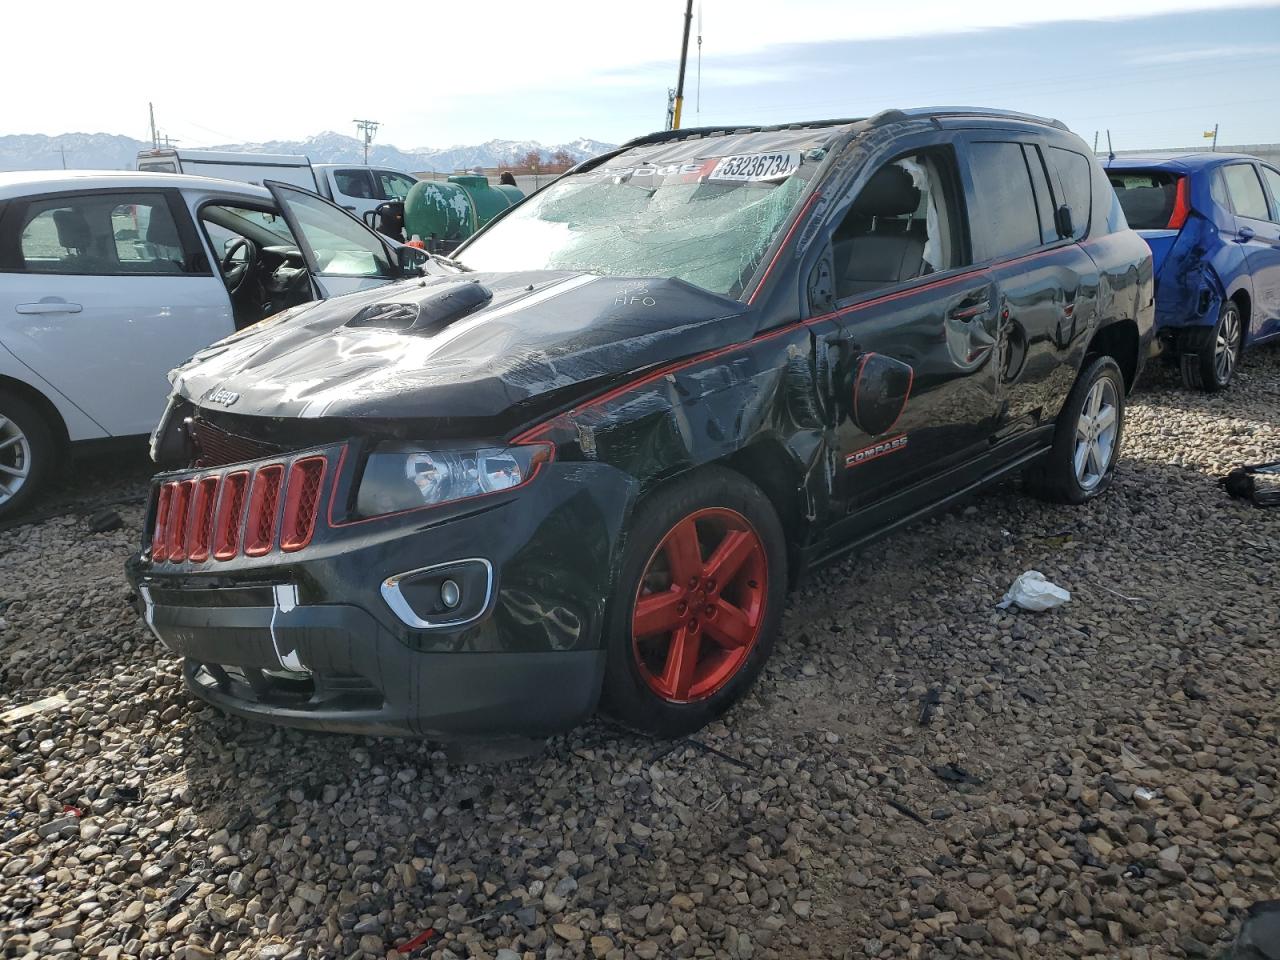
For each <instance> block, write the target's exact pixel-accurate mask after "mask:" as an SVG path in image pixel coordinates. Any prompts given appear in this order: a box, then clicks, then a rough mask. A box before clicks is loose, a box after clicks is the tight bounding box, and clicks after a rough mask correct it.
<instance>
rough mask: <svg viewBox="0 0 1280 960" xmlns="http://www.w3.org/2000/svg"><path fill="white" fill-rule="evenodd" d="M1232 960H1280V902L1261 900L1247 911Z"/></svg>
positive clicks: (1237, 935)
mask: <svg viewBox="0 0 1280 960" xmlns="http://www.w3.org/2000/svg"><path fill="white" fill-rule="evenodd" d="M1230 956H1231V960H1280V900H1259V901H1258V902H1257V903H1255V904H1252V905H1250V907H1249V909H1248V910H1246V911H1245V917H1244V922H1242V923H1241V924H1240V932H1239V933H1238V934H1236V942H1235V944H1234V945H1233V946H1232V948H1231V955H1230Z"/></svg>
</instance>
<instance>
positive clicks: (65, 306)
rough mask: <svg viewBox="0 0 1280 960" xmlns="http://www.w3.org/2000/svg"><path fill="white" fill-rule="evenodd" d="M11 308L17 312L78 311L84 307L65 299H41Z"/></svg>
mask: <svg viewBox="0 0 1280 960" xmlns="http://www.w3.org/2000/svg"><path fill="white" fill-rule="evenodd" d="M13 309H14V310H16V311H17V312H18V313H79V312H80V311H81V310H83V309H84V307H82V306H80V304H78V303H68V302H67V301H66V300H41V301H40V302H39V303H20V304H18V305H17V306H16V307H14V308H13Z"/></svg>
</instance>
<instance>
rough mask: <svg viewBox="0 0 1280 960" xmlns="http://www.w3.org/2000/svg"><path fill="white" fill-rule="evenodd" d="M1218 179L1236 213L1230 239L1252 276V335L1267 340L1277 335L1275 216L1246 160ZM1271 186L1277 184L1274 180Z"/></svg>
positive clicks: (1279, 248)
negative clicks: (1242, 253) (1240, 247)
mask: <svg viewBox="0 0 1280 960" xmlns="http://www.w3.org/2000/svg"><path fill="white" fill-rule="evenodd" d="M1271 173H1272V174H1273V176H1274V175H1275V171H1271ZM1222 176H1223V179H1224V180H1225V181H1226V184H1227V193H1228V194H1230V196H1231V206H1232V207H1233V208H1234V209H1235V214H1236V235H1235V237H1234V238H1231V239H1234V240H1235V241H1236V242H1237V243H1240V244H1243V246H1244V249H1245V256H1246V257H1247V258H1248V261H1249V273H1250V275H1251V276H1252V277H1253V300H1254V306H1253V317H1252V318H1251V323H1250V326H1251V327H1252V335H1253V336H1254V337H1270V336H1273V335H1274V334H1277V333H1280V223H1277V222H1276V221H1275V220H1273V219H1272V218H1273V217H1276V216H1277V214H1276V213H1275V211H1274V210H1273V209H1272V207H1271V206H1270V204H1269V203H1268V198H1267V195H1266V193H1265V192H1264V191H1263V187H1262V181H1261V180H1260V179H1259V176H1258V168H1257V167H1255V166H1254V165H1253V164H1252V163H1249V162H1247V161H1243V162H1240V163H1229V164H1227V165H1226V166H1225V167H1223V168H1222ZM1272 185H1273V188H1274V186H1276V185H1277V184H1276V182H1275V180H1274V179H1273V180H1272Z"/></svg>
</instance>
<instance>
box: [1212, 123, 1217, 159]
mask: <svg viewBox="0 0 1280 960" xmlns="http://www.w3.org/2000/svg"><path fill="white" fill-rule="evenodd" d="M1211 149H1212V150H1213V152H1214V153H1217V152H1218V125H1217V124H1216V123H1215V124H1214V125H1213V147H1212V148H1211Z"/></svg>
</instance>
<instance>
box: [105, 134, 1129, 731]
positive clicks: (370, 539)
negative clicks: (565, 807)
mask: <svg viewBox="0 0 1280 960" xmlns="http://www.w3.org/2000/svg"><path fill="white" fill-rule="evenodd" d="M314 206H315V204H311V207H313V208H314ZM287 207H288V205H287V204H286V208H287ZM334 215H335V216H337V217H341V216H342V215H341V214H340V212H339V211H336V210H335V211H334ZM286 217H287V218H289V219H290V220H291V224H290V225H291V226H292V227H293V230H294V234H295V235H296V236H298V237H300V238H301V241H302V244H303V246H304V247H305V248H306V249H304V251H303V253H304V254H305V255H306V256H307V257H308V258H309V259H311V260H314V261H315V262H316V263H317V266H318V268H319V272H321V273H323V272H324V269H325V267H326V265H328V268H329V269H332V270H348V271H351V270H354V271H359V270H360V269H362V268H361V263H362V261H361V258H360V256H358V252H359V251H358V250H352V249H348V247H350V246H351V241H350V239H349V238H350V236H351V231H352V230H353V229H354V227H353V226H352V225H351V222H350V221H349V220H348V221H347V224H346V226H345V228H343V227H342V225H340V224H339V225H336V226H335V225H333V224H330V225H329V226H330V229H322V227H323V224H318V223H317V221H316V220H315V213H314V209H312V210H310V211H309V213H308V215H307V216H306V217H299V216H297V215H296V212H295V211H290V210H289V209H286ZM322 219H323V218H322ZM344 238H346V239H344ZM414 272H415V273H418V271H416V270H415V271H414ZM1152 309H1153V308H1152V276H1151V257H1150V253H1149V251H1148V249H1147V246H1146V244H1144V243H1143V241H1142V240H1141V239H1140V238H1139V237H1138V236H1137V235H1136V234H1134V233H1132V232H1131V231H1130V230H1129V229H1128V227H1127V226H1126V224H1125V220H1124V215H1123V213H1122V212H1121V210H1120V206H1119V204H1118V203H1117V201H1116V198H1115V194H1114V193H1113V192H1112V189H1111V187H1110V185H1109V184H1108V182H1107V178H1106V176H1105V174H1104V173H1103V171H1102V169H1101V168H1100V167H1099V165H1098V164H1097V163H1096V162H1095V160H1094V158H1093V155H1092V154H1091V153H1090V151H1089V149H1088V147H1086V146H1085V144H1084V143H1083V142H1082V141H1081V140H1080V139H1079V138H1078V137H1076V136H1074V135H1072V134H1071V133H1069V132H1068V131H1067V130H1066V129H1065V128H1064V127H1063V125H1062V124H1061V123H1058V122H1055V121H1051V120H1044V119H1039V118H1036V117H1030V116H1023V115H1016V114H1010V113H1002V112H995V111H989V110H976V109H935V110H909V111H898V110H893V111H888V112H885V113H881V114H879V115H877V116H874V117H871V118H870V119H865V120H835V121H825V122H820V123H796V124H787V125H784V126H776V127H733V128H701V129H692V130H675V131H668V132H665V133H657V134H653V135H651V136H647V137H642V138H640V139H638V140H634V141H632V142H631V143H629V144H627V145H625V146H624V147H622V148H620V149H618V150H616V151H614V152H612V153H610V154H608V155H605V156H602V157H598V158H596V159H594V160H591V161H588V162H586V163H583V164H581V165H580V166H578V167H577V168H576V169H575V170H573V171H571V172H570V173H569V174H567V175H565V176H564V177H562V178H560V179H559V180H557V181H556V182H555V183H553V184H552V185H551V186H549V187H547V188H546V189H544V190H542V191H541V192H539V193H537V194H535V195H533V196H531V197H530V198H529V199H527V200H526V201H524V202H523V203H521V204H520V205H518V206H517V207H515V208H513V209H512V210H510V211H509V212H508V213H507V214H506V215H504V216H503V217H502V218H501V219H500V220H497V221H495V222H494V223H493V224H492V225H490V226H489V227H488V229H486V230H484V231H482V232H481V233H479V234H478V235H477V236H475V237H474V238H473V239H472V240H471V241H470V242H468V243H467V244H465V245H464V246H462V247H461V248H460V249H459V250H458V252H457V259H456V260H452V261H451V260H444V259H439V258H437V259H433V260H431V261H430V262H429V263H426V264H425V265H423V266H422V268H421V275H419V276H414V277H413V278H411V279H406V280H402V281H401V282H398V283H392V284H390V285H387V286H382V287H379V288H377V289H373V290H368V291H365V292H362V293H355V294H351V295H349V296H345V297H341V298H338V299H335V300H329V301H326V302H320V303H315V304H308V305H305V306H302V307H297V308H294V309H291V310H288V311H286V312H284V313H282V314H280V315H279V316H277V317H276V318H274V319H271V320H268V321H266V322H264V323H261V324H259V325H258V326H256V327H253V328H251V329H250V330H247V331H245V332H244V333H241V334H237V335H235V336H233V337H231V338H229V339H227V340H224V341H222V342H221V343H218V344H216V345H214V346H213V347H210V348H209V349H207V350H205V351H203V352H202V353H201V354H199V355H197V356H196V357H195V358H193V359H192V360H191V361H190V362H188V363H187V364H186V365H184V366H183V367H181V368H180V369H179V370H177V371H176V372H175V374H174V376H173V386H174V393H173V397H172V398H171V400H170V405H169V409H168V412H167V413H166V415H165V419H164V421H163V422H162V423H161V424H160V426H159V427H157V430H156V434H155V436H154V438H153V454H154V455H155V456H156V458H157V461H158V462H159V463H160V465H161V466H162V467H163V468H166V469H168V471H169V472H165V473H161V474H160V475H159V476H158V477H157V478H156V480H155V488H154V496H153V500H152V506H151V510H150V514H149V518H148V527H147V534H146V540H145V543H144V546H143V548H142V550H141V552H140V553H139V554H138V555H137V556H136V557H134V558H133V559H132V560H131V561H130V574H131V577H132V579H133V582H134V583H135V584H136V585H137V587H138V591H139V593H140V595H141V597H142V598H143V601H144V603H145V608H146V617H147V621H148V623H149V624H150V625H151V627H152V628H153V629H154V631H155V632H156V634H157V635H158V636H159V637H160V638H161V640H163V641H164V642H165V643H166V644H167V645H168V646H169V647H170V648H172V649H173V650H174V651H176V652H177V653H179V654H181V655H182V656H183V657H184V658H185V671H186V677H187V681H188V683H189V685H190V686H191V688H192V689H193V690H194V691H195V692H196V693H197V694H199V695H200V696H202V697H204V698H206V699H208V700H210V701H212V702H213V703H215V704H217V705H219V706H220V707H223V708H225V709H226V710H229V711H232V712H235V713H238V714H242V715H245V716H251V717H262V718H267V719H271V720H275V721H279V722H281V723H287V724H293V725H297V726H306V727H314V728H324V729H337V730H353V731H356V730H358V731H371V732H402V733H403V732H410V733H418V734H426V735H432V736H443V737H453V738H457V737H466V736H486V735H500V734H530V735H531V734H545V733H549V732H552V731H556V730H560V729H563V728H565V727H567V726H569V725H572V724H573V723H575V722H577V721H579V720H581V719H582V718H584V717H586V716H587V715H589V714H590V713H591V712H592V711H593V710H594V709H595V708H596V706H597V703H598V702H599V703H600V705H601V706H602V708H603V709H604V710H605V711H607V712H608V713H610V714H612V715H613V716H615V717H617V718H619V719H621V720H622V721H624V722H626V723H628V724H630V725H632V726H634V727H636V728H639V729H641V730H645V731H651V732H653V733H656V734H659V735H673V734H676V733H680V732H683V731H688V730H690V729H692V728H696V727H697V726H699V725H700V724H703V723H705V722H706V721H707V720H709V719H710V718H712V717H714V716H716V715H717V714H719V713H721V712H722V711H724V710H725V709H726V708H727V707H729V705H730V704H732V703H733V702H734V701H735V700H736V699H737V698H739V697H740V696H742V694H743V692H744V691H745V690H746V689H747V688H748V687H749V686H750V684H751V683H752V681H753V680H754V678H755V677H756V675H757V674H758V673H759V672H760V669H761V666H762V665H763V663H764V661H765V659H766V658H767V657H768V656H769V652H770V650H771V649H772V648H773V645H774V641H775V637H776V635H777V633H778V625H779V620H780V617H781V614H782V609H783V605H784V603H785V598H786V593H787V589H788V586H789V585H791V584H793V583H794V582H795V580H796V578H797V577H798V576H799V574H800V573H801V572H802V571H803V570H804V569H805V568H806V567H808V566H810V565H811V564H814V563H817V562H820V561H823V560H826V559H827V558H830V557H833V556H835V555H838V554H840V553H843V552H845V551H847V550H850V549H851V548H854V547H856V546H858V545H859V544H862V543H865V542H867V541H868V540H869V539H871V538H873V537H876V536H879V535H882V534H884V533H886V532H887V531H890V530H892V529H894V528H897V527H900V526H902V525H903V524H906V523H909V522H910V521H912V520H914V519H916V518H918V517H920V516H922V515H923V514H925V513H927V512H929V511H932V510H936V509H938V508H939V507H941V506H943V505H945V504H947V503H948V502H949V501H951V500H953V499H955V498H956V497H959V496H961V495H962V494H965V493H968V492H969V491H972V490H973V489H975V488H976V487H978V486H980V485H982V484H985V483H988V482H990V481H992V480H994V479H996V478H997V477H1000V476H1002V475H1005V474H1008V473H1010V472H1011V471H1016V470H1021V471H1025V472H1026V474H1027V479H1028V483H1029V486H1030V487H1031V489H1032V490H1034V491H1035V492H1036V493H1038V494H1040V495H1041V496H1044V497H1046V498H1048V499H1051V500H1054V501H1058V502H1068V503H1082V502H1084V501H1086V500H1088V499H1090V498H1091V497H1094V496H1097V495H1098V494H1099V493H1101V492H1102V491H1103V490H1105V489H1106V487H1107V486H1108V484H1109V483H1110V481H1111V477H1112V471H1113V469H1114V466H1115V462H1116V458H1117V456H1118V454H1119V450H1120V440H1121V431H1122V427H1123V417H1124V406H1125V397H1126V395H1127V393H1128V391H1129V390H1130V388H1131V387H1132V386H1133V383H1134V380H1135V378H1136V377H1137V376H1138V373H1139V369H1140V366H1141V364H1142V358H1143V357H1144V355H1145V353H1146V349H1145V348H1146V346H1147V344H1148V341H1149V339H1150V337H1151V329H1152Z"/></svg>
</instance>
